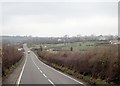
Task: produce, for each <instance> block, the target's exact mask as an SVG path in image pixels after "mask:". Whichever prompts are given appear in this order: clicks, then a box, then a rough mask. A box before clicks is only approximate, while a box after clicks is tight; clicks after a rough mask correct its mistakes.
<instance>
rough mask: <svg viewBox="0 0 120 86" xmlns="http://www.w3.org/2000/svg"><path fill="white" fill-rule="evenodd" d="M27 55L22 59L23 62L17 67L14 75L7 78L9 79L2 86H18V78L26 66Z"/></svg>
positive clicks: (13, 72)
mask: <svg viewBox="0 0 120 86" xmlns="http://www.w3.org/2000/svg"><path fill="white" fill-rule="evenodd" d="M25 58H26V57H25V55H24V56H23V58H22V59H21V62H20V63H19V64H18V65H17V67H16V68H15V69H14V70H13V71H12V73H11V74H10V75H8V76H7V78H5V79H4V81H3V82H2V84H3V85H4V84H16V82H17V80H18V77H19V75H20V73H21V70H22V67H23V65H24V62H25Z"/></svg>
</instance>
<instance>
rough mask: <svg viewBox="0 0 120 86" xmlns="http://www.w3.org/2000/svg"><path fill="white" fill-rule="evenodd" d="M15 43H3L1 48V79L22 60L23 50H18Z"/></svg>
mask: <svg viewBox="0 0 120 86" xmlns="http://www.w3.org/2000/svg"><path fill="white" fill-rule="evenodd" d="M18 49H19V47H17V46H15V45H12V44H11V45H10V44H9V45H8V44H3V48H2V77H3V80H4V78H6V77H7V76H8V75H9V74H10V73H12V72H13V70H14V69H15V68H16V67H17V66H18V65H19V64H20V63H21V61H22V60H23V50H18Z"/></svg>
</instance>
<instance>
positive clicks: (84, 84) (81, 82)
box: [32, 52, 86, 86]
mask: <svg viewBox="0 0 120 86" xmlns="http://www.w3.org/2000/svg"><path fill="white" fill-rule="evenodd" d="M32 53H33V52H32ZM33 54H34V55H35V53H33ZM35 57H36V58H37V59H38V57H37V56H36V55H35ZM38 60H39V59H38ZM39 62H41V63H42V64H44V65H45V66H47V67H48V68H50V69H52V70H54V71H56V72H58V73H60V74H62V75H64V76H66V77H68V78H69V79H71V80H73V81H75V82H77V83H79V84H82V85H84V86H86V85H85V84H83V83H82V82H80V81H78V80H76V79H74V78H72V77H70V76H68V75H65V74H64V73H62V72H60V71H58V70H56V69H54V68H52V67H50V66H48V65H46V64H45V63H43V62H42V61H40V60H39Z"/></svg>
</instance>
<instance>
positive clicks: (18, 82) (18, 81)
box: [16, 56, 27, 86]
mask: <svg viewBox="0 0 120 86" xmlns="http://www.w3.org/2000/svg"><path fill="white" fill-rule="evenodd" d="M25 58H26V59H25V63H24V65H23V67H22V70H21V73H20V75H19V78H18V80H17V83H16V84H17V86H19V84H20V80H21V77H22V74H23V71H24V68H25V65H26V61H27V56H25Z"/></svg>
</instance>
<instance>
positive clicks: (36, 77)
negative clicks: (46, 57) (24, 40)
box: [17, 44, 85, 86]
mask: <svg viewBox="0 0 120 86" xmlns="http://www.w3.org/2000/svg"><path fill="white" fill-rule="evenodd" d="M23 47H24V50H25V54H26V58H25V63H24V65H23V68H22V71H21V73H20V76H19V78H18V82H17V84H18V85H21V84H47V85H49V86H60V85H61V86H64V85H63V84H65V85H67V84H68V86H85V85H84V84H83V83H82V82H80V81H78V80H76V79H74V78H71V77H70V76H68V75H65V74H63V73H62V72H60V71H57V70H55V69H54V68H52V67H50V66H48V65H46V64H44V63H43V62H41V61H40V60H39V59H38V58H37V56H36V55H35V54H34V53H33V52H32V51H30V50H29V48H28V47H27V45H26V44H24V45H23ZM27 51H30V53H28V52H27Z"/></svg>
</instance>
